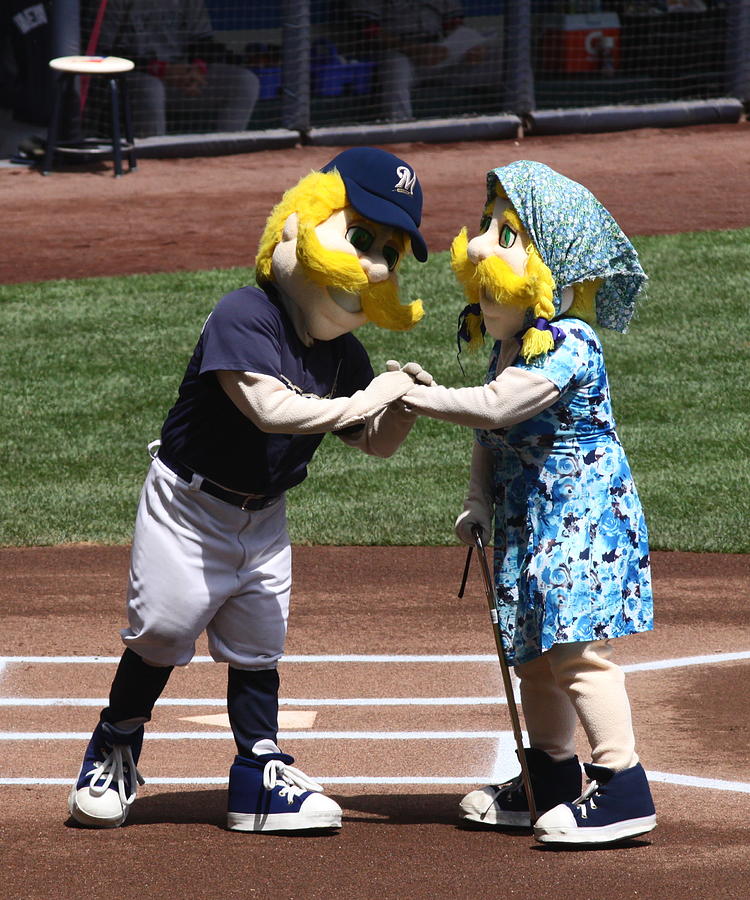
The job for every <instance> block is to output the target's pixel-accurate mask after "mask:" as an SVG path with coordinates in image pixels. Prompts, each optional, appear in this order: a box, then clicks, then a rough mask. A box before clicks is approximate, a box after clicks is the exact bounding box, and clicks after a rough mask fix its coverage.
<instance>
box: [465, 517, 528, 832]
mask: <svg viewBox="0 0 750 900" xmlns="http://www.w3.org/2000/svg"><path fill="white" fill-rule="evenodd" d="M471 533H472V536H473V537H474V546H475V547H476V550H477V556H478V557H479V568H480V569H481V572H482V581H483V582H484V589H485V593H486V594H487V605H488V607H489V611H490V619H491V620H492V633H493V635H494V636H495V647H496V648H497V658H498V661H499V663H500V671H501V672H502V675H503V685H504V687H505V697H506V699H507V701H508V712H509V714H510V721H511V723H512V725H513V737H514V738H515V740H516V749H517V750H518V761H519V762H520V763H521V780H522V781H523V789H524V791H525V792H526V800H527V802H528V804H529V818H530V819H531V824H532V826H533V825H534V822H536V819H537V813H536V803H535V802H534V791H533V789H532V787H531V775H530V773H529V766H528V762H527V760H526V753H525V751H524V747H523V734H522V732H521V722H520V720H519V718H518V709H517V707H516V698H515V696H514V694H513V684H512V682H511V680H510V670H509V669H508V662H507V660H506V659H505V651H504V650H503V644H502V641H501V639H500V629H499V628H498V627H497V604H496V601H495V585H494V582H493V579H492V576H491V574H490V567H489V565H488V564H487V556H486V555H485V552H484V541H483V540H482V529H481V528H480V527H479V526H478V525H474V527H473V528H472V529H471ZM471 551H472V548H471V547H469V553H468V554H467V557H466V566H465V568H464V578H463V582H462V584H461V592H460V593H459V597H460V596H462V595H463V589H464V587H465V585H466V578H467V574H468V570H469V563H470V562H471Z"/></svg>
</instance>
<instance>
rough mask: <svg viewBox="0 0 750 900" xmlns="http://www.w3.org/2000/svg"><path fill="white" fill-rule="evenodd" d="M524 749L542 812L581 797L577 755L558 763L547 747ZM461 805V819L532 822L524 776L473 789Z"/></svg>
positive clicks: (485, 822) (508, 823)
mask: <svg viewBox="0 0 750 900" xmlns="http://www.w3.org/2000/svg"><path fill="white" fill-rule="evenodd" d="M524 752H525V754H526V763H527V765H528V767H529V775H530V776H531V787H532V790H533V791H534V803H535V804H536V808H537V812H538V813H542V812H546V811H547V810H550V809H552V808H553V807H555V806H557V805H558V804H559V803H565V802H566V801H568V800H574V799H575V798H576V797H580V795H581V785H582V783H583V776H582V775H581V766H580V763H579V762H578V757H577V756H571V757H570V759H564V760H562V761H561V762H555V760H554V759H552V757H551V756H549V755H548V754H547V753H545V752H544V751H543V750H535V749H534V748H533V747H530V748H526V750H525V751H524ZM516 755H518V751H516ZM459 806H460V808H461V818H462V819H464V820H466V821H469V822H480V823H482V824H483V825H498V826H505V827H506V828H528V827H529V826H530V825H531V818H530V816H529V804H528V801H527V800H526V792H525V790H524V787H523V780H522V778H521V776H520V775H517V776H516V777H515V778H514V779H512V780H511V781H508V782H506V783H505V784H489V785H487V787H483V788H479V789H478V790H476V791H471V793H469V794H467V795H466V796H465V797H464V798H463V800H462V801H461V803H460V804H459Z"/></svg>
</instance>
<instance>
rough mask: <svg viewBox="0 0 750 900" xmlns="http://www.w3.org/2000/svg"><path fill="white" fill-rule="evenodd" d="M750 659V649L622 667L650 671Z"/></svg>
mask: <svg viewBox="0 0 750 900" xmlns="http://www.w3.org/2000/svg"><path fill="white" fill-rule="evenodd" d="M745 659H750V650H743V651H740V652H738V653H710V654H706V655H704V656H679V657H677V658H675V659H657V660H654V661H653V662H642V663H630V664H628V665H623V666H621V667H620V668H621V669H622V670H623V672H650V671H653V670H654V669H680V668H682V667H683V666H710V665H713V664H714V663H723V662H740V661H742V660H745Z"/></svg>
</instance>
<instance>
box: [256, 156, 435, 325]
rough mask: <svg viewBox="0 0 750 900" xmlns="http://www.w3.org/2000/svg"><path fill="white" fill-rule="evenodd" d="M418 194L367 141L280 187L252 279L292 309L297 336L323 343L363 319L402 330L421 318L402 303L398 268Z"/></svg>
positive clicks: (414, 239)
mask: <svg viewBox="0 0 750 900" xmlns="http://www.w3.org/2000/svg"><path fill="white" fill-rule="evenodd" d="M421 210H422V192H421V188H420V186H419V182H418V181H417V179H416V176H415V175H414V173H413V172H412V171H411V169H410V168H409V167H408V166H407V164H406V163H404V162H403V160H400V159H398V157H395V156H393V155H392V154H391V153H387V152H386V151H384V150H376V149H373V148H369V147H360V148H352V149H350V150H345V151H344V152H343V153H340V154H339V155H338V156H337V157H335V158H334V159H333V160H332V161H331V162H330V163H329V164H328V165H327V166H325V167H324V168H323V169H322V170H321V171H320V172H313V173H311V174H310V175H308V176H306V177H305V178H303V179H302V180H301V181H300V182H299V183H298V184H297V185H296V186H295V187H294V188H292V189H290V190H289V191H287V193H286V194H285V195H284V197H283V198H282V200H281V202H280V203H279V204H278V205H277V206H276V207H275V208H274V210H273V211H272V213H271V215H270V217H269V219H268V221H267V223H266V228H265V231H264V234H263V237H262V238H261V244H260V248H259V251H258V256H257V258H256V277H257V279H258V282H259V284H261V285H263V284H264V283H266V282H271V283H273V284H274V285H275V286H276V287H277V288H278V290H279V291H280V293H281V295H282V297H283V298H284V299H285V301H286V302H287V304H289V303H291V304H292V305H293V307H294V311H295V314H296V316H297V318H298V320H301V327H302V330H303V331H304V335H305V337H304V338H303V339H305V340H309V341H312V340H324V341H325V340H332V339H333V338H336V337H338V336H339V335H341V334H345V333H346V332H349V331H352V330H353V329H355V328H357V327H359V326H360V325H362V324H364V323H365V322H368V321H370V322H374V323H375V324H376V325H380V326H381V327H383V328H390V329H392V330H396V331H403V330H406V329H408V328H411V327H412V326H413V325H414V324H415V323H416V322H418V321H419V319H420V318H421V317H422V315H423V310H422V304H421V302H420V301H415V302H414V303H411V304H408V305H402V304H401V302H400V298H399V290H398V277H397V273H398V267H399V263H400V261H401V259H402V258H403V256H404V254H405V253H406V252H407V251H408V250H409V249H410V248H413V250H414V254H415V256H416V257H417V259H419V260H420V261H424V260H425V259H426V258H427V248H426V246H425V243H424V240H423V239H422V236H421V234H420V233H419V222H420V218H421Z"/></svg>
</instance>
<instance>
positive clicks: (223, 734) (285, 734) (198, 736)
mask: <svg viewBox="0 0 750 900" xmlns="http://www.w3.org/2000/svg"><path fill="white" fill-rule="evenodd" d="M502 733H503V732H502V731H280V732H279V740H280V741H282V740H287V741H435V740H441V741H469V740H479V739H483V738H487V739H490V740H496V739H497V738H499V737H500V736H501V735H502ZM90 737H91V732H90V731H0V741H10V742H12V741H88V740H89V738H90ZM231 740H234V737H233V735H232V732H231V731H149V732H148V741H149V743H151V741H231Z"/></svg>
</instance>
